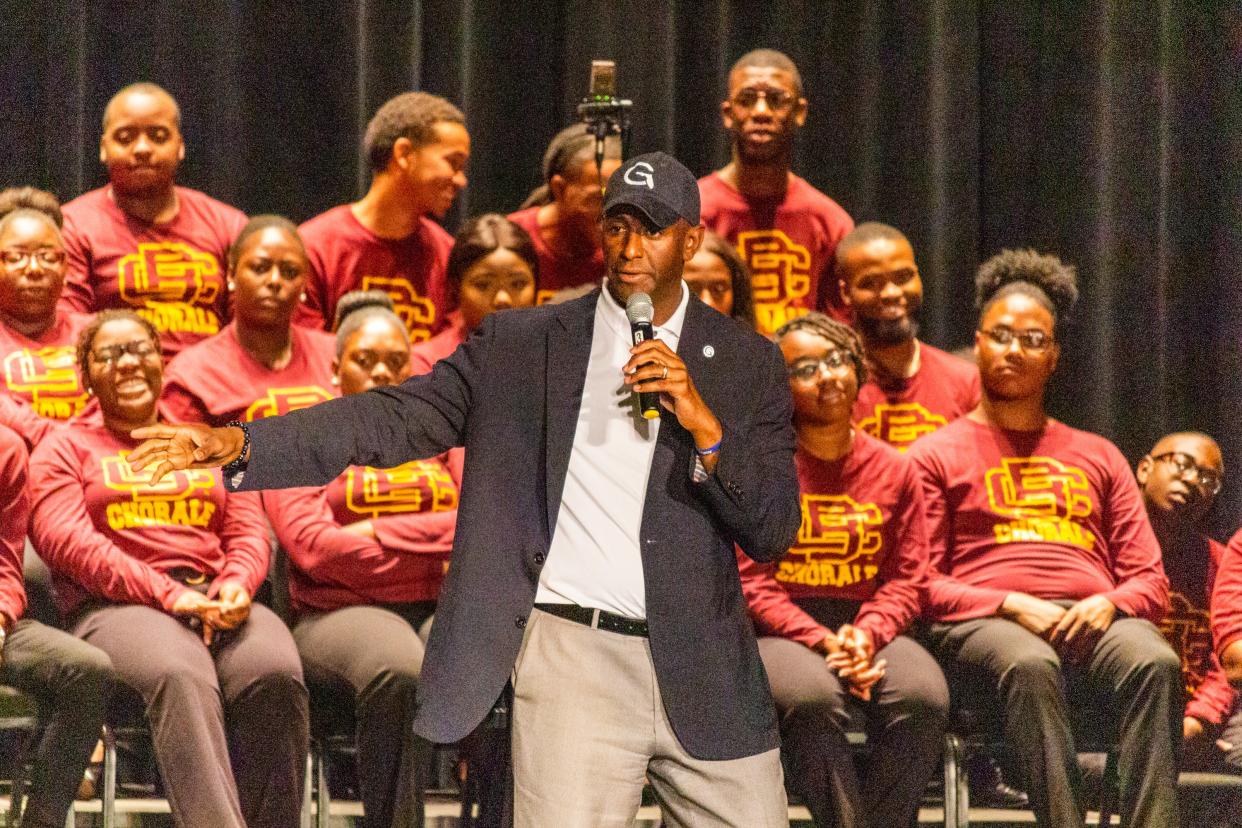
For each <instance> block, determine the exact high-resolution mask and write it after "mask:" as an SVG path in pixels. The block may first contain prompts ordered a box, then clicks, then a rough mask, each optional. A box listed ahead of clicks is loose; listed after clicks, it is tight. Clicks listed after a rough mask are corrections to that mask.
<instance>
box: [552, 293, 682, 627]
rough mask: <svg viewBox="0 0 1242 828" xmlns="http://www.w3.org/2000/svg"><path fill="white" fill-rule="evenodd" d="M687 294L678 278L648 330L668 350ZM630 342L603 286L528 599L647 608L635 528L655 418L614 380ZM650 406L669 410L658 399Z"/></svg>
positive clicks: (639, 612) (633, 613) (634, 612)
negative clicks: (559, 484) (546, 537)
mask: <svg viewBox="0 0 1242 828" xmlns="http://www.w3.org/2000/svg"><path fill="white" fill-rule="evenodd" d="M689 299H690V292H689V291H688V290H687V289H686V286H685V284H683V285H682V288H681V304H679V305H678V306H677V310H676V311H674V312H673V315H672V316H671V317H669V319H668V321H667V322H665V323H664V324H663V325H659V326H656V327H655V336H656V339H659V340H661V341H662V342H664V343H665V344H667V345H668V346H669V347H670V348H672V349H673V351H676V350H677V343H678V342H679V340H680V339H681V327H682V323H683V322H684V321H685V318H686V306H687V305H688V304H689ZM632 347H633V339H632V337H631V334H630V322H629V320H628V319H627V318H626V316H625V309H624V308H622V307H621V306H620V305H618V304H617V302H616V300H615V299H613V298H612V295H611V294H610V293H609V292H608V288H607V286H605V288H604V289H603V290H602V291H601V292H600V296H599V302H598V303H597V304H596V308H595V327H594V332H593V334H592V336H591V358H590V361H589V362H588V363H587V372H586V383H585V385H584V386H583V389H582V407H581V408H579V409H578V424H577V427H576V428H575V430H574V443H573V448H572V449H571V451H570V455H569V468H568V470H567V472H566V474H565V491H564V494H563V495H562V496H561V508H560V511H559V512H558V514H557V518H556V529H555V530H554V531H553V533H552V545H551V547H550V548H549V550H548V560H547V563H545V564H544V566H543V570H542V572H541V573H540V576H539V591H538V592H537V593H536V595H535V602H536V603H540V604H578V605H580V606H584V607H592V608H595V609H602V610H608V611H610V612H615V613H619V614H621V615H625V616H628V617H630V618H645V617H646V615H647V599H646V593H645V591H644V579H643V562H642V555H641V553H640V551H639V549H640V547H639V530H640V528H641V527H642V520H643V504H644V502H645V501H646V498H647V478H648V477H649V476H650V473H651V458H652V455H653V454H654V453H655V444H656V437H657V436H658V435H659V433H660V420H659V419H654V420H646V419H644V418H643V417H642V414H641V413H640V412H639V410H638V395H637V394H635V393H634V392H632V391H631V390H630V387H629V386H627V385H626V384H625V383H624V382H623V381H622V376H621V368H622V366H624V365H625V363H626V362H628V361H629V359H630V348H632ZM660 416H661V417H671V416H673V414H672V412H670V411H668V410H667V409H664V408H661V411H660Z"/></svg>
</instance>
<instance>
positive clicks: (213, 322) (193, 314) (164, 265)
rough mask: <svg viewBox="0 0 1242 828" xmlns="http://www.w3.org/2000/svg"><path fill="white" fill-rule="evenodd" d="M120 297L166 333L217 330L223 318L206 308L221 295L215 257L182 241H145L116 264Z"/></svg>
mask: <svg viewBox="0 0 1242 828" xmlns="http://www.w3.org/2000/svg"><path fill="white" fill-rule="evenodd" d="M116 275H117V281H118V285H119V290H120V293H121V298H122V299H123V300H125V302H127V303H128V304H130V305H133V306H134V307H135V308H136V309H137V311H138V313H139V314H141V315H142V316H144V317H146V318H147V319H149V320H150V321H151V324H153V325H155V327H156V328H157V329H158V330H159V331H160V332H162V333H167V332H170V331H177V332H181V331H184V332H188V333H200V334H214V333H217V332H218V331H219V330H220V319H219V317H218V316H216V314H215V312H214V311H212V310H211V309H210V308H209V307H208V306H210V305H211V304H212V303H214V302H215V301H216V297H217V296H218V295H219V293H220V264H219V262H217V261H216V257H215V256H213V255H211V254H210V253H204V252H202V251H201V250H195V249H194V248H192V247H190V246H189V245H188V244H183V243H181V242H144V243H142V244H140V245H138V251H137V252H136V253H130V254H129V255H127V256H123V257H122V258H121V260H120V262H118V263H117V271H116Z"/></svg>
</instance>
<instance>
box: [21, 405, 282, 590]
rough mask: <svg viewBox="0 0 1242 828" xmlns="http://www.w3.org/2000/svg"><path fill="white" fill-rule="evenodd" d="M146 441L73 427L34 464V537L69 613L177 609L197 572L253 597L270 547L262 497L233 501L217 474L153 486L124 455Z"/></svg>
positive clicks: (177, 477)
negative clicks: (187, 576) (88, 608)
mask: <svg viewBox="0 0 1242 828" xmlns="http://www.w3.org/2000/svg"><path fill="white" fill-rule="evenodd" d="M137 445H138V441H136V440H132V439H130V438H129V437H122V436H120V435H117V434H115V433H113V432H112V431H110V430H108V429H107V428H106V427H105V426H103V425H101V424H90V423H81V424H78V423H71V424H69V425H67V426H65V427H63V428H61V429H59V430H58V431H57V432H56V433H55V434H53V435H52V436H50V437H48V438H47V439H46V440H44V441H43V442H42V443H40V444H39V447H38V448H37V449H36V450H35V452H34V455H33V456H32V457H31V460H30V496H31V501H32V510H31V520H30V537H31V540H32V542H33V543H34V547H35V550H36V551H37V552H38V553H39V556H40V557H42V558H43V560H44V561H45V562H46V563H47V565H48V568H49V569H51V571H52V577H53V581H54V583H55V585H56V594H57V600H58V603H59V604H60V605H61V609H62V611H63V612H64V613H65V614H66V615H72V613H73V612H74V611H75V610H76V609H77V608H78V607H79V606H80V605H81V603H82V602H83V601H85V600H86V599H87V598H88V597H91V596H95V597H98V598H102V599H104V600H106V601H110V602H113V603H127V604H143V605H147V606H152V607H157V608H162V609H165V610H170V609H172V606H173V604H174V603H176V600H177V598H178V597H179V596H180V595H181V594H182V592H184V591H185V590H186V589H187V587H185V586H184V585H182V584H181V583H179V582H178V581H176V580H174V579H172V578H171V577H169V575H168V574H167V573H168V572H170V571H172V570H176V569H192V570H195V571H197V572H199V573H202V574H203V575H205V576H206V577H207V578H208V580H210V581H211V582H212V587H211V592H210V593H209V594H214V592H215V590H216V588H217V586H218V584H219V583H220V582H221V581H224V580H235V581H237V582H239V583H241V584H242V585H243V586H244V587H245V588H246V590H247V591H248V592H250V593H251V594H253V593H254V591H255V590H256V589H258V587H259V585H260V584H261V583H262V582H263V579H264V577H266V575H267V567H268V561H269V558H270V552H271V550H270V548H269V545H268V537H267V526H266V524H265V523H264V521H263V510H262V506H261V504H260V502H259V497H258V495H257V494H254V493H242V494H229V493H228V492H227V491H226V490H225V488H224V483H223V481H222V480H221V479H220V470H219V469H202V470H194V471H179V472H172V473H171V474H169V476H168V477H166V478H165V479H164V480H161V481H160V483H159V485H157V486H155V487H152V486H151V484H150V482H149V480H150V474H149V473H148V472H145V471H144V472H134V471H131V470H130V468H129V464H128V463H127V462H126V457H127V455H128V454H129V452H130V451H132V450H133V449H134V448H135V447H136V446H137Z"/></svg>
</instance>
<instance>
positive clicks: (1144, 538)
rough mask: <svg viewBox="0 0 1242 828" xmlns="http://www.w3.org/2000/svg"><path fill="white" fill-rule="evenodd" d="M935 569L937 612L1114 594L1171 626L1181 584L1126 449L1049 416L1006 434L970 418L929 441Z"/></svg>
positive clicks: (966, 612)
mask: <svg viewBox="0 0 1242 828" xmlns="http://www.w3.org/2000/svg"><path fill="white" fill-rule="evenodd" d="M909 457H910V458H911V459H912V460H913V461H914V462H915V464H916V465H917V466H918V468H919V469H920V471H921V472H922V476H923V482H924V494H925V502H926V514H927V523H928V531H929V534H930V539H931V569H930V574H929V582H928V603H927V608H926V615H927V616H928V617H929V618H931V619H932V620H936V621H965V620H967V619H971V618H982V617H986V616H990V615H995V614H996V612H997V611H998V610H999V609H1000V605H1001V603H1003V602H1004V600H1005V597H1006V596H1007V595H1008V594H1009V593H1011V592H1024V593H1027V594H1030V595H1034V596H1036V597H1037V598H1044V599H1048V600H1056V599H1070V600H1077V599H1081V598H1087V597H1089V596H1091V595H1097V594H1102V595H1103V596H1104V597H1106V598H1108V599H1109V600H1110V601H1111V602H1112V603H1113V605H1114V606H1116V607H1117V609H1119V610H1121V612H1123V613H1125V614H1126V615H1130V616H1135V617H1138V618H1146V619H1149V620H1151V621H1159V620H1160V617H1161V616H1163V615H1164V613H1165V611H1166V610H1167V609H1168V601H1169V597H1168V592H1169V584H1168V581H1167V580H1166V579H1165V576H1164V569H1163V567H1162V566H1161V563H1160V545H1159V544H1158V543H1157V541H1156V536H1155V534H1154V533H1153V532H1152V529H1151V524H1150V523H1149V522H1148V520H1147V512H1146V510H1145V508H1144V506H1143V500H1142V497H1141V495H1140V494H1139V490H1138V484H1136V483H1135V481H1134V475H1133V474H1132V473H1131V471H1130V467H1129V464H1127V463H1126V459H1125V458H1124V457H1123V456H1122V455H1121V452H1120V451H1118V450H1117V447H1116V446H1114V445H1113V444H1112V443H1110V442H1109V441H1108V440H1106V439H1104V438H1103V437H1100V436H1099V435H1096V434H1090V433H1088V432H1085V431H1079V430H1077V429H1074V428H1070V427H1069V426H1067V425H1065V424H1063V423H1060V422H1057V421H1055V420H1049V422H1048V424H1047V425H1046V426H1045V427H1044V428H1043V429H1042V430H1040V431H1034V432H1012V431H1002V430H1001V429H997V428H992V427H991V426H987V425H984V424H982V423H977V422H975V421H974V420H971V419H969V418H967V417H963V418H961V419H959V420H957V421H955V422H953V423H950V424H949V425H947V426H945V427H944V428H942V429H940V430H939V431H937V432H935V433H934V434H929V435H927V436H926V437H923V438H921V439H920V440H918V442H916V443H915V444H914V446H913V447H912V448H911V449H910V452H909Z"/></svg>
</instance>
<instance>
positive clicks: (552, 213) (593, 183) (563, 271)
mask: <svg viewBox="0 0 1242 828" xmlns="http://www.w3.org/2000/svg"><path fill="white" fill-rule="evenodd" d="M619 166H621V141H620V139H619V138H618V137H617V136H610V137H609V138H607V139H606V140H605V141H604V165H603V170H602V171H601V170H600V168H599V166H597V164H596V161H595V136H594V135H592V134H590V133H589V132H587V128H586V125H585V124H574V125H573V126H570V127H566V128H565V129H563V130H561V131H560V132H558V133H557V134H556V136H555V137H554V138H553V139H552V142H551V143H550V144H548V149H547V151H546V152H545V153H544V155H543V181H544V183H543V184H542V185H541V186H539V187H537V188H536V189H535V191H534V192H532V193H531V194H530V195H529V196H528V197H527V198H526V201H525V203H523V204H522V208H521V209H520V210H518V211H517V212H516V213H511V214H510V215H509V219H510V220H511V221H513V222H514V223H515V224H517V225H518V226H519V227H521V228H522V229H523V230H525V231H526V232H527V233H529V234H530V238H531V241H532V242H534V245H535V252H536V253H538V254H539V296H538V302H539V304H541V305H542V304H543V303H544V302H546V301H548V300H549V299H551V298H552V296H553V295H555V294H556V293H557V292H558V291H561V290H565V289H566V288H575V287H580V286H582V285H592V286H594V285H598V284H599V282H600V280H601V279H603V278H604V251H603V247H602V242H603V239H602V238H601V237H600V232H599V221H600V218H601V210H602V208H603V205H604V194H603V183H604V182H605V181H607V180H608V177H609V176H611V175H612V174H613V173H614V172H616V169H617V167H619Z"/></svg>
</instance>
